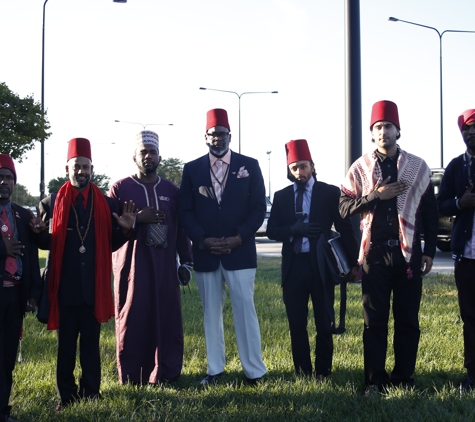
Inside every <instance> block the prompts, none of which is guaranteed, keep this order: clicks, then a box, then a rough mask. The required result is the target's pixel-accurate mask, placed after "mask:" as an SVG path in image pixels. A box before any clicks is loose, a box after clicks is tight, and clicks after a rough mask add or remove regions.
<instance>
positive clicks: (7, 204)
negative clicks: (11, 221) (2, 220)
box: [0, 201, 13, 215]
mask: <svg viewBox="0 0 475 422" xmlns="http://www.w3.org/2000/svg"><path fill="white" fill-rule="evenodd" d="M0 207H3V208H5V211H6V213H7V214H8V213H9V212H10V213H12V201H8V202H7V203H6V204H0ZM12 215H13V214H12Z"/></svg>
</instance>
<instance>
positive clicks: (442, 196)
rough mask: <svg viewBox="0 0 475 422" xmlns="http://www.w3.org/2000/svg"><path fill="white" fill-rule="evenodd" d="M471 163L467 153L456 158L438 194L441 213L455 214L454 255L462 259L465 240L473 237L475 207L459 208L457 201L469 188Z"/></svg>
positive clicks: (448, 167)
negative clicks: (467, 158) (468, 160)
mask: <svg viewBox="0 0 475 422" xmlns="http://www.w3.org/2000/svg"><path fill="white" fill-rule="evenodd" d="M468 174H469V165H468V162H467V160H466V154H465V153H463V154H462V155H459V156H458V157H456V158H454V159H453V160H452V161H451V162H450V163H449V165H448V166H447V168H446V169H445V173H444V178H443V179H442V184H441V185H440V188H439V194H438V195H437V206H438V208H439V213H440V214H441V215H446V216H448V217H451V216H453V215H455V221H454V228H453V229H452V240H451V247H452V257H453V258H454V259H455V260H457V261H460V260H461V259H462V257H463V252H464V248H465V242H467V241H468V240H470V238H471V237H472V228H473V214H474V212H475V209H474V208H466V209H462V210H460V209H458V207H457V205H456V202H457V199H460V198H461V197H462V196H463V194H464V193H465V191H466V190H467V189H468V188H469V177H468Z"/></svg>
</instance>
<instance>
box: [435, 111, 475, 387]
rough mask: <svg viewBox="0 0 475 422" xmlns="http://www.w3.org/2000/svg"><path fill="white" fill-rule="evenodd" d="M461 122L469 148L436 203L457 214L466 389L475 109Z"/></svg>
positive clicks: (472, 382) (470, 351)
mask: <svg viewBox="0 0 475 422" xmlns="http://www.w3.org/2000/svg"><path fill="white" fill-rule="evenodd" d="M458 126H459V129H460V132H461V134H462V138H463V141H464V143H465V146H466V147H467V149H466V151H465V152H464V153H463V154H461V155H459V156H458V157H456V158H454V159H453V160H452V161H451V162H450V163H449V165H448V166H447V168H446V169H445V173H444V178H443V179H442V184H441V185H440V190H439V194H438V196H437V206H438V208H439V212H440V214H441V215H446V216H454V215H455V221H454V227H453V230H452V241H451V247H452V257H453V258H454V275H455V283H456V285H457V291H458V301H459V307H460V315H461V317H462V321H463V342H464V355H465V361H464V366H465V368H466V369H467V376H466V378H465V379H464V380H463V381H462V382H461V383H460V392H461V393H463V392H465V391H469V390H472V389H473V388H475V307H474V306H473V305H474V300H475V224H474V220H475V191H474V186H475V109H469V110H466V111H464V112H463V113H462V114H461V115H460V116H459V118H458Z"/></svg>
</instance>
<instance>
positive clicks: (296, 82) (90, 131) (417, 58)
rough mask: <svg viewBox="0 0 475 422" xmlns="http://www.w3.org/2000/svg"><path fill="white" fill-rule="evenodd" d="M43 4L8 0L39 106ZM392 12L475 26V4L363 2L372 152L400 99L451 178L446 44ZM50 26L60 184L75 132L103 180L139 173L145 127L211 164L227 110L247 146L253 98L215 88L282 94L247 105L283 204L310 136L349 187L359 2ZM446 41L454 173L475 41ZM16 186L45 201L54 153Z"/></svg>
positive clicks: (13, 43)
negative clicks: (214, 116) (353, 25)
mask: <svg viewBox="0 0 475 422" xmlns="http://www.w3.org/2000/svg"><path fill="white" fill-rule="evenodd" d="M43 3H44V1H43V0H20V1H19V0H0V46H1V51H2V58H1V59H0V82H5V83H6V84H7V85H8V87H9V88H10V89H11V90H12V91H13V92H15V93H17V94H18V95H20V96H21V97H24V96H26V95H29V94H32V95H33V96H34V98H35V100H36V101H38V102H40V101H41V47H42V38H41V36H42V14H43ZM389 16H394V17H397V18H399V19H403V20H406V21H411V22H416V23H419V24H423V25H427V26H432V27H435V28H437V29H438V30H439V31H440V32H442V31H444V30H447V29H450V30H468V31H475V24H474V23H473V16H475V2H474V1H473V0H451V1H450V2H449V1H446V0H392V1H390V0H360V18H361V72H362V126H363V133H362V139H363V140H362V149H363V152H367V151H370V150H371V149H372V148H373V144H372V142H371V136H370V132H369V119H370V113H371V107H372V105H373V103H375V102H376V101H379V100H391V101H394V102H396V103H397V105H398V107H399V117H400V123H401V138H400V140H399V144H400V146H401V147H402V148H403V149H406V150H407V151H409V152H412V153H414V154H416V155H419V156H421V157H423V158H424V159H425V160H426V161H427V163H428V164H429V166H430V167H440V164H441V163H440V106H439V104H440V103H439V98H440V97H439V96H440V91H439V81H440V74H439V37H438V35H437V33H436V32H435V31H434V30H431V29H427V28H421V27H418V26H415V25H410V24H406V23H402V22H389V21H388V17H389ZM45 28H46V30H45V84H44V98H45V109H46V110H47V113H48V119H49V122H50V124H51V132H52V135H51V136H50V138H49V139H48V140H47V141H46V143H45V181H46V184H47V183H48V181H49V180H51V179H53V178H56V177H59V176H64V175H65V165H66V152H67V142H68V141H69V140H70V139H72V138H75V137H85V138H88V139H89V140H90V141H91V144H92V161H93V164H94V169H95V171H96V172H98V173H105V174H107V175H108V176H109V177H110V178H111V181H112V182H114V181H116V180H118V179H121V178H123V177H127V176H129V175H131V174H133V173H135V171H136V167H135V165H134V163H133V161H132V156H133V151H134V138H135V134H136V133H137V132H139V131H140V130H141V129H142V126H141V125H140V124H142V125H146V124H160V125H155V126H148V127H147V129H150V130H154V131H156V132H157V133H158V134H159V137H160V155H161V156H162V159H166V158H171V157H174V158H180V159H181V160H182V161H184V162H187V161H190V160H193V159H195V158H197V157H199V156H202V155H204V154H205V153H207V151H208V149H207V147H206V145H205V141H204V132H205V123H206V112H207V111H208V110H210V109H212V108H224V109H226V110H227V111H228V114H229V120H230V125H231V133H232V142H231V149H233V150H235V151H238V144H239V112H238V111H239V99H238V96H237V95H235V94H232V93H223V92H216V91H210V90H200V89H199V88H200V87H207V88H214V89H221V90H228V91H234V92H236V93H237V94H241V93H243V92H268V91H278V94H245V95H242V96H241V100H240V104H241V152H242V153H243V154H245V155H248V156H251V157H254V158H256V159H257V160H259V163H260V166H261V170H262V173H263V176H264V180H265V184H266V188H267V190H269V174H270V191H271V196H273V194H274V192H275V191H276V190H278V189H282V188H284V187H285V186H287V185H288V183H289V182H288V181H287V179H286V168H285V167H286V160H285V149H284V145H285V143H286V142H288V141H290V140H292V139H302V138H303V139H307V141H308V143H309V146H310V151H311V154H312V158H313V160H314V162H315V167H316V172H317V178H318V179H319V180H321V181H325V182H327V183H331V184H335V185H340V183H341V181H342V179H343V178H344V176H345V174H346V170H347V169H346V164H345V1H344V0H258V1H256V0H202V1H197V0H173V1H171V0H163V1H159V0H128V2H127V3H125V4H119V3H114V2H113V1H112V0H48V2H47V4H46V25H45ZM442 40H443V41H442V52H443V95H444V102H443V106H444V108H443V112H444V120H443V122H444V163H443V164H444V166H446V165H447V164H448V163H449V161H450V160H451V159H452V158H453V157H455V156H456V155H458V154H461V153H462V152H463V151H464V144H463V141H462V138H461V135H460V132H459V130H458V127H457V117H458V115H459V114H461V113H462V112H463V111H464V110H466V109H468V108H475V98H474V95H473V92H474V88H473V85H472V79H473V69H474V68H475V54H473V52H474V47H475V33H446V34H445V35H444V36H443V37H442ZM115 120H120V121H126V122H136V123H139V124H130V123H116V122H115ZM170 123H171V124H173V126H169V125H168V124H170ZM269 151H271V153H270V154H268V152H269ZM17 175H18V182H19V183H21V184H23V185H25V186H26V187H27V189H28V190H29V192H30V193H31V194H33V195H39V179H40V147H39V145H38V147H36V148H35V149H34V150H32V151H31V152H29V153H28V154H27V155H26V156H25V159H24V160H23V163H17ZM268 193H269V192H267V194H268Z"/></svg>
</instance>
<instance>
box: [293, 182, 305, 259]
mask: <svg viewBox="0 0 475 422" xmlns="http://www.w3.org/2000/svg"><path fill="white" fill-rule="evenodd" d="M304 192H305V186H301V185H298V187H297V199H296V200H295V213H296V215H297V220H298V219H300V218H301V217H302V212H303V194H304ZM302 240H303V239H302V238H301V237H295V238H294V253H300V250H301V249H302Z"/></svg>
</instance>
